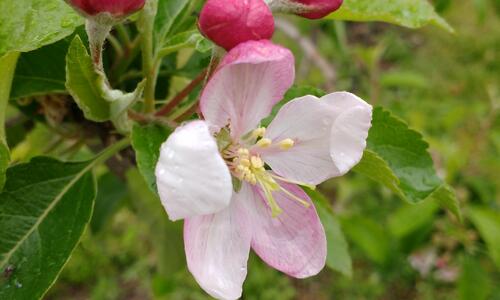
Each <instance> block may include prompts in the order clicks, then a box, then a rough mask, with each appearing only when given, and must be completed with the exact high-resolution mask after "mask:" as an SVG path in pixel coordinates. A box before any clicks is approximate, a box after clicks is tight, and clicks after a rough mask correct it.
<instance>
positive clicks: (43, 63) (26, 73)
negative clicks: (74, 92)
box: [10, 38, 71, 99]
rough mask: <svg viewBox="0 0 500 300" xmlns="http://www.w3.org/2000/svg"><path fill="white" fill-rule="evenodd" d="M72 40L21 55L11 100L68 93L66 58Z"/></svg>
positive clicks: (65, 40) (68, 39)
mask: <svg viewBox="0 0 500 300" xmlns="http://www.w3.org/2000/svg"><path fill="white" fill-rule="evenodd" d="M70 41H71V40H70V38H65V39H63V40H61V41H59V42H57V43H54V44H51V45H48V46H45V47H42V48H40V49H37V50H35V51H31V52H28V53H23V54H21V57H20V58H19V62H18V64H17V69H16V73H15V75H14V83H13V84H12V93H11V96H10V98H11V99H19V98H23V97H31V96H35V95H45V94H49V93H66V87H65V85H64V82H65V80H66V72H65V66H66V61H65V56H66V52H67V51H68V47H69V44H70Z"/></svg>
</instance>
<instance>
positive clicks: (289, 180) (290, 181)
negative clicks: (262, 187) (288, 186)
mask: <svg viewBox="0 0 500 300" xmlns="http://www.w3.org/2000/svg"><path fill="white" fill-rule="evenodd" d="M270 175H271V177H273V178H276V179H278V180H280V181H284V182H288V183H293V184H298V185H301V186H305V187H307V188H310V189H311V190H315V189H316V186H315V185H312V184H308V183H305V182H301V181H297V180H292V179H287V178H284V177H281V176H278V175H276V174H273V173H270Z"/></svg>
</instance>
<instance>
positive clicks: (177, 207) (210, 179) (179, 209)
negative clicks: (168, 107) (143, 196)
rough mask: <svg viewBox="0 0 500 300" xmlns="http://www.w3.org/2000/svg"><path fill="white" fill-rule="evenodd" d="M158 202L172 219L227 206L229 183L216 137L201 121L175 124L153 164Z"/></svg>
mask: <svg viewBox="0 0 500 300" xmlns="http://www.w3.org/2000/svg"><path fill="white" fill-rule="evenodd" d="M155 174H156V183H157V186H158V193H159V195H160V199H161V202H162V204H163V206H164V207H165V210H166V211H167V214H168V216H169V218H170V219H171V220H173V221H175V220H178V219H182V218H185V217H191V216H196V215H205V214H210V213H214V212H218V211H220V210H222V209H224V208H226V207H227V206H228V205H229V201H230V200H231V195H232V190H233V188H232V183H231V175H230V173H229V169H228V168H227V166H226V164H225V162H224V160H223V159H222V157H221V156H220V154H219V150H218V148H217V144H216V142H215V139H214V138H213V137H212V135H211V134H210V132H209V130H208V126H207V125H206V123H205V122H203V121H193V122H190V123H187V124H186V125H183V126H180V127H178V128H177V129H176V130H175V132H174V133H172V134H171V135H170V137H169V138H168V139H167V141H166V142H165V143H163V145H162V146H161V149H160V157H159V159H158V163H157V164H156V170H155Z"/></svg>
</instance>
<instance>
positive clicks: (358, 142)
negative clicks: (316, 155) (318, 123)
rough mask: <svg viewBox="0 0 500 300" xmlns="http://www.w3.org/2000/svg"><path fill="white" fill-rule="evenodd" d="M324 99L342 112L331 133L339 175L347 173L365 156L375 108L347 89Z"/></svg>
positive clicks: (331, 151) (334, 159) (334, 160)
mask: <svg viewBox="0 0 500 300" xmlns="http://www.w3.org/2000/svg"><path fill="white" fill-rule="evenodd" d="M321 100H322V101H325V102H326V103H327V104H328V105H330V106H331V107H332V108H334V110H336V111H337V113H338V114H339V115H338V117H337V118H336V119H335V121H334V122H333V126H332V131H331V134H330V154H331V157H332V160H333V162H334V163H335V166H336V167H337V169H338V170H339V174H338V175H343V174H345V173H347V172H348V171H349V170H350V169H351V168H352V167H354V166H355V165H356V164H357V163H358V162H359V161H360V160H361V158H362V157H363V151H364V150H365V148H366V138H367V137H368V131H369V130H370V127H371V121H372V107H371V105H369V104H368V103H366V102H365V101H363V100H362V99H361V98H359V97H357V96H356V95H354V94H351V93H347V92H339V93H333V94H329V95H326V96H324V97H323V98H321Z"/></svg>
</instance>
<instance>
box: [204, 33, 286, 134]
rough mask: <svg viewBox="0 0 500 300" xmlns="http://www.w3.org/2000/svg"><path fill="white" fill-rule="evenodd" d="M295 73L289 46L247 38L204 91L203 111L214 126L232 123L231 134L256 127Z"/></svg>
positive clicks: (282, 93) (267, 113)
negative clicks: (248, 39) (287, 47)
mask: <svg viewBox="0 0 500 300" xmlns="http://www.w3.org/2000/svg"><path fill="white" fill-rule="evenodd" d="M294 77H295V69H294V58H293V55H292V53H291V52H290V50H288V49H286V48H283V47H280V46H277V45H274V44H273V43H271V42H270V41H266V40H260V41H248V42H245V43H242V44H240V45H238V46H236V47H235V48H233V49H232V50H231V51H229V52H228V53H227V55H226V56H225V57H224V59H223V60H222V62H221V65H220V66H219V69H218V70H217V71H216V72H215V74H214V75H213V76H212V78H211V80H210V81H209V82H208V84H207V86H206V87H205V89H204V91H203V93H202V95H201V102H200V107H201V112H202V113H203V116H204V117H205V119H206V120H207V122H208V123H210V125H211V126H212V127H213V129H214V130H218V129H220V128H222V127H224V126H226V125H227V124H228V123H230V124H231V136H232V137H233V138H234V139H238V138H239V137H240V136H241V135H243V134H245V133H247V132H249V131H250V130H252V129H254V128H255V127H257V125H258V124H259V122H260V121H261V120H262V119H263V118H264V117H266V116H267V115H269V114H270V112H271V110H272V107H273V106H274V104H276V103H277V102H278V101H279V100H281V99H282V98H283V95H284V93H285V92H286V90H287V89H288V88H289V87H290V86H291V85H292V83H293V80H294Z"/></svg>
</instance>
